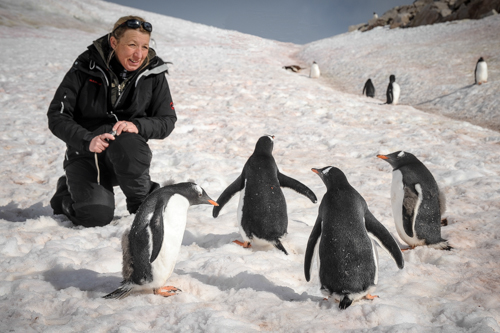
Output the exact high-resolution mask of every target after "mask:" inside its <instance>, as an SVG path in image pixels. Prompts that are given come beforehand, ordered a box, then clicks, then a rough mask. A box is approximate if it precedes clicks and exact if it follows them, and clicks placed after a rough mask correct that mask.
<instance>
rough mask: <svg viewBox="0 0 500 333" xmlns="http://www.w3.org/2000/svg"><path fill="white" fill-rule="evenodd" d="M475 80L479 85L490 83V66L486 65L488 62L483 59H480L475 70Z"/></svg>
mask: <svg viewBox="0 0 500 333" xmlns="http://www.w3.org/2000/svg"><path fill="white" fill-rule="evenodd" d="M474 79H475V80H476V84H478V85H481V84H482V83H486V82H487V81H488V65H486V61H484V59H483V57H481V58H479V60H478V61H477V63H476V68H475V69H474Z"/></svg>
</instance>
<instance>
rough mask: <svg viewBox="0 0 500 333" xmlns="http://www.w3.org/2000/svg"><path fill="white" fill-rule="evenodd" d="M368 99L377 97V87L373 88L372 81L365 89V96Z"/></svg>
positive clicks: (369, 80) (366, 84) (370, 80)
mask: <svg viewBox="0 0 500 333" xmlns="http://www.w3.org/2000/svg"><path fill="white" fill-rule="evenodd" d="M365 94H366V96H368V97H375V87H374V86H373V83H372V79H368V80H367V81H366V82H365V86H364V87H363V95H365Z"/></svg>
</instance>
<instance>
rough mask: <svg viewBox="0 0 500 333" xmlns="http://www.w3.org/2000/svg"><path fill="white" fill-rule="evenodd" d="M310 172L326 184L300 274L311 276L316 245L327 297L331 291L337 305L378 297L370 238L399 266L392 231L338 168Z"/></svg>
mask: <svg viewBox="0 0 500 333" xmlns="http://www.w3.org/2000/svg"><path fill="white" fill-rule="evenodd" d="M312 171H313V172H315V173H316V174H318V175H319V176H320V177H321V179H322V180H323V182H324V183H325V185H326V193H325V195H324V196H323V199H322V200H321V204H320V206H319V212H318V217H317V219H316V223H315V224H314V227H313V229H312V232H311V235H310V236H309V241H308V242H307V248H306V254H305V260H304V273H305V277H306V280H307V281H309V280H310V272H311V262H312V259H313V255H314V253H315V252H316V250H317V251H318V252H317V254H318V256H319V264H318V266H319V280H320V282H321V291H322V293H323V294H324V295H325V296H327V297H330V296H334V297H335V299H336V300H337V301H339V302H340V305H339V307H340V309H346V308H347V307H349V306H350V305H351V303H352V302H353V301H356V300H358V299H361V298H363V297H366V298H368V299H373V298H374V297H376V296H372V295H371V293H372V292H373V291H374V290H375V286H376V284H377V280H378V254H377V250H376V248H375V244H374V243H373V241H372V239H373V240H375V241H376V242H377V243H378V244H379V245H380V246H381V247H382V248H384V249H385V250H387V251H388V252H389V254H390V255H391V256H392V258H393V259H394V260H395V261H396V264H397V266H398V267H399V268H400V269H402V268H403V267H404V259H403V255H402V253H401V250H400V249H399V246H398V244H397V243H396V241H395V240H394V238H393V237H392V235H391V234H390V232H389V231H388V230H387V229H386V228H385V227H384V226H383V225H382V224H381V223H380V222H379V221H378V220H377V219H376V218H375V216H373V214H372V213H371V212H370V210H369V209H368V206H367V204H366V202H365V200H364V199H363V197H362V196H361V195H360V194H359V193H358V192H357V191H356V190H355V189H354V188H353V187H352V186H351V185H350V184H349V182H348V181H347V178H346V176H345V175H344V173H343V172H342V171H341V170H340V169H338V168H335V167H331V166H329V167H325V168H323V169H312ZM318 239H319V240H320V241H319V245H318V244H317V243H318ZM317 246H318V248H316V247H317Z"/></svg>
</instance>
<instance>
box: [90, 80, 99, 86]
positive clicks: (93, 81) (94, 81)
mask: <svg viewBox="0 0 500 333" xmlns="http://www.w3.org/2000/svg"><path fill="white" fill-rule="evenodd" d="M89 81H90V82H92V83H97V84H98V85H100V86H101V85H102V83H100V82H97V81H96V80H93V79H89Z"/></svg>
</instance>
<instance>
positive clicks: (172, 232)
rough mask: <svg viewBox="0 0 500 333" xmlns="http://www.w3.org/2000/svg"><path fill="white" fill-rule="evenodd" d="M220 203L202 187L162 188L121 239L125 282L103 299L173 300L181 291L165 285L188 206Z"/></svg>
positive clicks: (144, 205) (179, 243)
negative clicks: (150, 296)
mask: <svg viewBox="0 0 500 333" xmlns="http://www.w3.org/2000/svg"><path fill="white" fill-rule="evenodd" d="M200 204H212V205H214V206H217V203H216V202H215V201H213V200H212V199H210V197H209V196H208V195H207V193H206V192H205V190H203V189H202V188H201V187H200V186H198V185H196V184H194V183H191V182H188V183H179V184H173V185H169V186H165V187H162V188H160V189H158V190H156V191H154V192H152V193H151V194H150V195H149V196H147V197H146V199H145V200H144V202H143V203H142V204H141V206H140V207H139V210H138V211H137V213H136V215H135V218H134V222H133V223H132V227H131V228H130V229H129V230H127V231H126V232H125V233H124V234H123V236H122V251H123V269H122V275H123V281H122V283H121V286H120V287H119V288H118V289H116V290H115V291H113V292H112V293H110V294H108V295H106V296H104V298H118V299H122V298H124V297H127V296H128V295H129V294H130V293H131V292H132V291H139V290H153V292H154V293H155V294H157V295H161V296H172V295H175V294H176V292H177V291H179V289H177V288H175V287H169V286H168V287H167V286H165V283H166V282H167V279H168V278H169V277H170V275H171V274H172V272H173V270H174V266H175V263H176V261H177V256H178V254H179V251H180V247H181V243H182V238H183V236H184V230H185V228H186V217H187V210H188V208H189V206H192V205H200Z"/></svg>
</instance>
